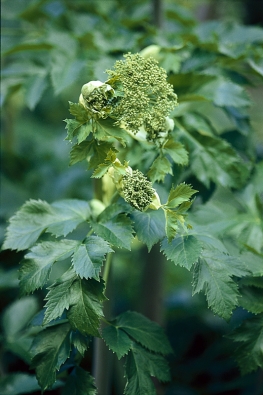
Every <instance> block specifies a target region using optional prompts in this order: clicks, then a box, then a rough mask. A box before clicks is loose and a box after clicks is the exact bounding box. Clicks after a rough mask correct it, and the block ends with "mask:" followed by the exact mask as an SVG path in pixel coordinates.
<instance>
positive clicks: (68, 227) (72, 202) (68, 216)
mask: <svg viewBox="0 0 263 395" xmlns="http://www.w3.org/2000/svg"><path fill="white" fill-rule="evenodd" d="M51 207H52V209H53V211H54V212H55V218H54V219H55V220H53V222H52V223H50V224H49V226H48V228H47V232H50V233H52V234H53V235H55V236H66V235H67V234H68V233H70V232H72V231H73V230H74V229H75V228H76V227H77V226H78V225H79V224H81V223H82V222H85V221H86V220H87V219H88V218H89V217H90V216H91V211H90V207H89V203H88V202H86V201H84V200H78V199H68V200H59V201H57V202H54V203H52V204H51Z"/></svg>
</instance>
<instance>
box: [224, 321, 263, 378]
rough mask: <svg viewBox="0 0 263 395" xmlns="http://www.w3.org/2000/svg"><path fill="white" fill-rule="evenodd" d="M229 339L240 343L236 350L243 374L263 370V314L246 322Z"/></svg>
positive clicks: (236, 356)
mask: <svg viewBox="0 0 263 395" xmlns="http://www.w3.org/2000/svg"><path fill="white" fill-rule="evenodd" d="M228 337H229V338H230V339H232V340H233V341H235V342H237V343H239V344H238V346H237V349H236V350H235V358H236V360H237V362H238V365H239V367H240V370H241V373H242V374H247V373H250V372H252V371H253V370H256V369H257V368H258V367H260V368H261V369H262V368H263V352H262V342H263V315H262V314H261V315H258V316H256V317H253V318H251V319H248V320H246V321H244V322H243V323H242V324H241V326H240V327H239V328H237V329H235V330H234V331H233V332H232V333H231V334H230V335H228Z"/></svg>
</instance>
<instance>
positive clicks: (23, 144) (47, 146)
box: [0, 0, 263, 395]
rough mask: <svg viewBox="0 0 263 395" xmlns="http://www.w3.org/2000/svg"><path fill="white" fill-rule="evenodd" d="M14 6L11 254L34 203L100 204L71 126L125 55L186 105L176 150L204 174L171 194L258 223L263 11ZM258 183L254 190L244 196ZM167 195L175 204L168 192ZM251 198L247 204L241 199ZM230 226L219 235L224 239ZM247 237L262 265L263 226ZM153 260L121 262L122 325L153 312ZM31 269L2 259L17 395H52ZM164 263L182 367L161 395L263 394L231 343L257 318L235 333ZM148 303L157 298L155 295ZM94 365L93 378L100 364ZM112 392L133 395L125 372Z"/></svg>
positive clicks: (46, 2)
mask: <svg viewBox="0 0 263 395" xmlns="http://www.w3.org/2000/svg"><path fill="white" fill-rule="evenodd" d="M1 6H2V86H1V105H2V148H1V209H0V218H1V235H0V238H1V242H2V241H3V237H4V230H5V228H6V221H7V219H8V218H9V217H10V216H11V215H12V214H13V213H14V212H15V211H16V210H17V209H18V208H19V207H20V206H21V205H22V204H23V203H24V202H25V201H26V200H28V199H29V198H35V199H44V200H47V201H48V202H52V201H53V200H57V199H60V198H80V199H85V200H87V199H90V198H92V185H91V183H90V180H89V178H90V172H89V171H88V170H87V168H86V167H87V166H86V165H85V163H79V164H78V165H76V166H74V167H69V166H68V162H69V151H70V145H69V144H68V143H67V142H65V141H63V140H64V139H65V136H66V134H65V129H64V124H63V122H62V120H63V119H65V118H67V117H68V101H69V100H70V101H73V102H77V101H78V96H79V92H80V87H81V86H82V85H83V84H84V83H86V82H88V81H89V80H94V79H100V80H102V81H104V80H105V79H106V75H105V74H104V70H105V69H107V68H110V67H112V64H113V63H114V62H115V60H116V59H119V58H121V57H122V55H123V53H127V52H129V51H130V52H133V53H134V52H139V51H142V50H144V49H145V48H146V47H148V49H147V51H148V53H149V54H151V55H153V56H155V57H156V58H157V59H158V60H159V62H160V64H161V66H163V67H164V68H165V69H166V70H167V72H168V76H169V81H170V82H171V83H172V84H173V85H174V87H175V92H176V93H177V94H178V98H179V103H180V105H179V107H177V108H176V109H175V111H174V113H173V117H175V120H176V138H177V139H179V140H181V141H182V142H183V143H184V144H185V145H186V147H187V149H188V150H189V152H190V166H189V167H187V168H186V169H185V168H179V167H176V166H174V169H173V173H174V176H173V177H169V179H168V181H167V180H166V182H168V183H169V184H170V183H171V182H174V183H177V182H181V181H187V182H191V183H192V184H193V186H194V188H195V189H198V190H199V191H200V193H199V195H198V198H197V199H196V201H197V204H198V203H201V204H203V203H205V202H207V201H208V200H209V199H210V198H211V196H215V197H214V198H212V201H211V200H210V202H209V203H207V204H209V205H210V206H208V209H209V208H210V212H214V211H215V210H216V208H217V207H220V210H221V211H220V210H219V211H220V212H219V213H218V218H220V216H223V215H224V207H225V206H226V205H227V204H228V203H229V202H230V201H231V203H232V206H233V207H234V208H233V210H232V211H231V210H230V214H229V216H230V218H232V217H233V221H234V219H235V218H234V217H235V216H236V215H237V213H238V212H239V211H241V212H242V213H244V212H248V211H249V207H250V209H251V207H252V209H251V210H252V211H253V207H254V206H253V199H254V197H253V196H254V195H255V194H256V193H262V188H260V179H261V175H262V166H261V167H260V166H259V165H258V164H260V162H261V161H262V158H263V136H262V127H261V125H262V121H263V114H262V111H261V110H260V108H261V105H262V104H261V99H260V98H261V97H262V77H263V49H262V43H263V31H262V28H261V27H260V24H261V23H262V20H263V14H262V13H263V11H262V9H263V5H262V1H256V0H253V1H252V0H247V1H245V0H244V1H241V0H240V1H237V0H236V1H234V0H233V1H227V0H221V1H215V0H214V1H212V0H210V1H208V0H207V1H203V0H181V1H174V0H170V1H169V0H166V1H149V0H131V1H128V2H126V1H123V0H107V1H102V0H101V1H97V0H94V1H93V0H89V1H85V0H75V1H72V0H54V1H52V0H3V1H2V5H1ZM243 24H246V25H249V26H246V27H245V26H243ZM145 51H146V50H145ZM145 56H147V52H146V53H145ZM251 101H252V106H250V104H251ZM187 130H190V131H191V136H192V137H191V136H190V135H189V133H188V132H187ZM193 136H194V138H193ZM209 139H210V140H209ZM207 141H210V145H211V142H212V143H213V144H214V145H216V146H217V147H218V149H219V151H220V152H221V154H222V155H224V163H218V161H217V160H216V158H215V156H216V155H214V154H213V153H211V151H209V144H208V145H207ZM213 144H212V145H213ZM200 153H202V155H201V156H202V157H203V158H205V160H204V161H203V163H202V162H200ZM138 158H140V152H139V151H138V152H137V151H136V150H135V151H134V155H133V156H132V158H130V159H131V165H134V164H135V165H136V164H138V166H141V167H143V166H144V164H145V165H146V164H147V158H142V162H140V159H138ZM231 158H234V159H233V160H232V159H231ZM139 162H140V163H139ZM240 169H241V170H240ZM255 169H257V170H255ZM229 174H230V177H228V175H229ZM251 175H252V176H251ZM248 180H252V184H251V185H253V187H246V188H244V187H245V185H246V183H247V182H248ZM261 182H262V179H261ZM157 188H159V189H160V194H162V193H163V194H165V190H164V189H163V188H162V187H160V186H157ZM226 188H227V189H229V188H230V189H232V192H229V191H228V192H226ZM240 188H241V189H242V188H243V189H242V191H241V192H239V195H238V198H237V195H236V192H234V191H235V190H237V189H240ZM215 191H216V194H215V195H213V194H214V192H215ZM233 194H235V197H234V195H233ZM242 194H243V195H242ZM253 194H254V195H253ZM213 199H214V200H213ZM242 199H243V200H242ZM240 201H243V202H245V201H246V202H248V203H247V206H245V205H243V206H242V204H241V206H242V207H241V208H240ZM220 202H221V204H222V208H221V206H220ZM232 206H231V207H232ZM206 207H207V206H206ZM213 210H214V211H213ZM206 213H207V211H205V210H204V211H203V212H202V211H201V212H199V214H198V212H197V214H196V215H195V216H193V221H195V223H196V224H197V226H198V224H199V225H200V223H201V224H202V223H203V221H207V226H209V221H210V222H211V216H210V217H209V215H208V216H207V218H206ZM231 215H232V217H231ZM218 218H214V219H213V220H214V221H215V222H216V221H217V220H218ZM219 228H220V226H219V227H218V228H217V229H213V227H211V232H213V231H214V232H215V233H216V232H217V231H218V232H219ZM242 232H243V233H242ZM242 232H241V233H242V235H243V240H245V241H246V240H247V238H248V236H247V235H248V234H249V235H250V239H251V243H252V244H251V245H250V246H251V248H253V249H254V250H255V251H257V252H258V253H262V240H261V236H262V235H263V230H262V227H260V226H259V228H258V233H257V234H258V237H257V238H254V239H253V230H251V229H247V228H246V227H245V228H244V229H243V230H242ZM229 237H231V235H230V236H228V240H229ZM244 238H245V239H244ZM241 242H242V237H241ZM233 248H234V247H233ZM154 251H155V250H154ZM146 253H147V251H145V250H144V249H142V248H141V246H140V244H138V245H135V246H134V250H133V254H131V255H130V254H127V253H126V252H120V253H119V254H118V255H117V254H116V258H115V261H114V267H113V273H112V277H113V279H112V281H113V284H112V289H113V292H114V294H115V297H114V298H115V307H114V309H115V313H119V312H122V311H123V310H125V309H127V308H132V309H135V310H136V309H137V310H138V311H142V310H143V309H144V310H147V304H145V306H144V307H143V306H142V304H143V303H142V300H144V296H145V294H144V292H146V290H145V289H144V287H143V286H141V287H140V284H144V275H145V271H147V270H149V266H148V264H147V259H148V261H149V259H150V260H151V259H152V260H154V259H153V257H152V256H150V258H147V257H146ZM20 259H21V256H20V254H16V253H14V252H10V251H4V252H2V253H1V262H0V263H1V279H0V292H1V298H0V300H1V302H0V303H1V309H2V310H3V314H2V335H1V339H2V348H1V351H0V358H1V359H0V372H1V374H2V376H3V379H2V381H1V384H0V393H1V394H3V395H16V394H20V393H21V394H22V393H31V392H32V393H35V394H39V393H40V392H39V391H38V385H37V382H36V379H35V377H34V376H33V374H32V372H29V370H28V364H29V361H30V358H29V353H28V349H29V345H30V342H31V339H32V337H33V336H34V335H35V333H34V332H32V328H31V329H29V327H27V323H28V321H29V320H30V319H32V317H33V316H34V315H35V314H36V312H37V311H38V310H39V307H40V306H39V302H38V297H39V300H42V299H43V297H44V295H45V290H43V291H39V293H38V294H36V296H28V297H24V298H21V299H19V289H18V279H17V268H18V263H19V260H20ZM152 262H153V261H150V265H151V264H152ZM163 265H164V274H163V276H164V277H163V287H162V291H161V295H158V296H160V298H161V301H162V302H161V306H162V307H158V308H160V309H161V312H160V314H159V318H158V319H159V320H160V321H161V323H162V324H163V325H166V327H167V331H168V335H169V338H170V341H171V343H172V346H173V348H174V355H173V356H172V357H171V358H170V359H171V361H170V362H171V369H172V382H171V383H170V384H168V385H167V386H166V387H165V388H164V387H163V388H161V389H160V391H164V390H165V391H166V392H165V394H167V395H192V394H193V395H194V394H199V395H204V394H209V395H211V394H229V395H238V394H240V395H251V394H254V395H260V394H261V390H262V387H263V376H262V372H259V371H257V372H254V373H250V374H247V375H245V376H241V375H240V373H239V370H238V368H237V366H236V363H235V362H234V360H233V358H232V355H233V350H234V346H233V344H232V342H231V341H230V340H228V339H226V338H224V337H223V335H224V334H225V333H226V332H227V331H228V330H229V326H230V327H231V325H232V326H233V327H235V326H236V325H237V323H238V322H241V321H242V320H243V319H244V318H245V317H247V316H249V315H250V313H248V312H247V311H246V310H244V309H242V308H239V309H237V311H235V313H234V316H233V318H232V320H231V322H230V324H226V323H225V322H224V321H223V320H222V319H219V318H217V317H215V316H214V315H213V314H212V313H211V312H209V311H208V310H207V305H206V302H205V299H204V298H203V296H200V295H196V296H195V297H194V298H192V296H191V292H192V291H191V284H190V282H191V277H190V275H189V273H188V272H187V271H186V270H184V269H182V268H180V267H175V266H174V265H173V264H171V262H170V263H169V262H164V263H163ZM142 273H143V274H142ZM147 292H148V293H149V292H150V293H151V292H152V293H153V294H154V285H153V284H152V287H151V284H150V286H149V287H148V288H147ZM116 294H117V296H116ZM261 297H262V296H261ZM148 299H149V297H148ZM150 303H151V297H150ZM153 303H154V302H153ZM144 312H145V311H144ZM146 312H147V311H146ZM84 364H85V368H87V369H89V370H90V365H91V352H88V353H87V356H86V357H85V362H84ZM62 376H63V372H62ZM119 376H120V377H119ZM60 385H61V383H60V382H58V383H57V387H59V386H60ZM112 387H113V392H112V393H113V394H119V392H118V391H119V390H118V388H119V387H121V374H120V375H116V377H115V378H114V379H113V384H112ZM50 393H53V394H57V393H59V390H58V389H56V388H54V389H53V390H52V391H50ZM160 393H161V392H160Z"/></svg>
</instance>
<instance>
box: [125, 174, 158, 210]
mask: <svg viewBox="0 0 263 395" xmlns="http://www.w3.org/2000/svg"><path fill="white" fill-rule="evenodd" d="M122 195H123V197H124V199H125V200H126V202H128V203H129V204H130V205H131V206H133V207H134V208H136V209H137V210H140V211H144V210H145V209H146V208H147V207H149V206H150V204H151V203H152V201H153V197H154V195H155V190H154V189H153V187H152V183H151V182H150V181H148V180H147V178H146V177H145V176H144V175H143V173H141V172H140V171H139V170H133V171H132V172H127V174H125V175H124V176H123V177H122Z"/></svg>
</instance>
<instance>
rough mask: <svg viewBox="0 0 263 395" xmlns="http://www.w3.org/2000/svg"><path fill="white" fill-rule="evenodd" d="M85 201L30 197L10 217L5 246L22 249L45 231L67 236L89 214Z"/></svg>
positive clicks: (30, 244) (31, 243)
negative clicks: (51, 202)
mask: <svg viewBox="0 0 263 395" xmlns="http://www.w3.org/2000/svg"><path fill="white" fill-rule="evenodd" d="M90 214H91V213H90V208H89V204H88V202H85V201H81V200H77V199H69V200H61V201H58V202H54V203H53V204H51V205H50V204H48V203H47V202H44V201H42V200H29V201H28V202H26V203H25V204H24V205H23V206H22V207H21V209H20V210H19V211H18V212H17V213H16V214H15V215H14V216H13V217H12V218H11V219H10V224H9V226H8V228H7V234H6V239H5V242H4V245H3V248H4V249H8V248H10V249H13V250H15V249H16V250H25V249H27V248H29V247H31V246H32V245H33V244H34V243H35V242H36V240H37V239H38V238H39V236H40V235H41V233H42V232H44V231H45V230H46V231H47V232H50V233H52V234H54V235H55V236H62V235H64V236H66V235H67V234H68V233H70V232H72V230H74V229H75V228H76V227H77V226H78V225H79V224H80V223H81V222H84V221H86V220H87V219H88V218H89V217H90Z"/></svg>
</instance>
